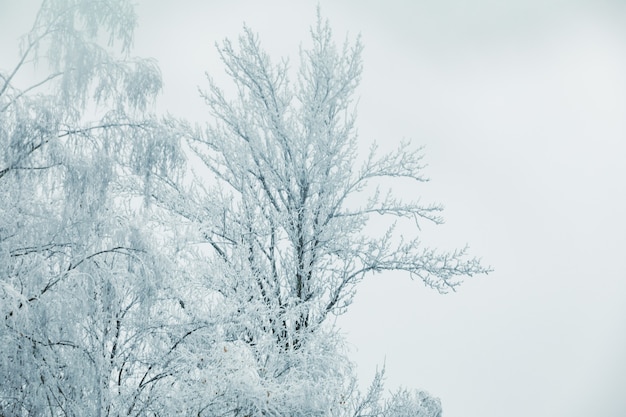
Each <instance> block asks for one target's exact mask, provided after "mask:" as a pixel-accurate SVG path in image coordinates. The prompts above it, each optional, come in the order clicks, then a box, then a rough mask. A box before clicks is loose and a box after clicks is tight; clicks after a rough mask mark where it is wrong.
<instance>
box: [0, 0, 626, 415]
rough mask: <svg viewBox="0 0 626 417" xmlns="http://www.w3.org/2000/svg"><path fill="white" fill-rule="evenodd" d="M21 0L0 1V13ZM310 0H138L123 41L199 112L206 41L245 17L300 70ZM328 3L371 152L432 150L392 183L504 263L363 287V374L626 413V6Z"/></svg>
mask: <svg viewBox="0 0 626 417" xmlns="http://www.w3.org/2000/svg"><path fill="white" fill-rule="evenodd" d="M16 4H17V0H0V27H1V26H2V25H3V24H5V22H6V21H7V16H11V13H6V12H7V10H17V9H16V8H15V5H16ZM316 4H317V2H316V1H313V0H306V1H300V2H293V1H287V0H282V1H275V0H271V1H263V2H260V1H257V2H255V1H251V0H250V1H243V0H235V1H225V0H213V1H200V0H196V1H192V0H181V1H177V2H173V1H165V0H161V1H153V0H142V1H140V2H139V4H138V9H137V11H138V15H139V19H140V27H139V29H138V31H137V37H136V50H135V53H136V54H138V55H142V56H153V57H155V58H157V59H158V60H159V63H160V65H161V68H162V71H163V77H164V79H165V83H166V84H165V93H164V97H163V98H162V100H161V104H160V107H161V108H162V109H168V110H169V111H171V112H172V113H174V114H177V115H185V116H187V117H189V118H190V119H196V120H200V119H202V118H204V117H205V114H206V113H205V108H204V106H203V104H202V101H201V100H200V99H198V96H197V93H196V86H197V85H198V84H202V83H203V74H204V72H205V71H209V72H210V73H211V74H212V75H214V76H215V77H216V78H217V79H220V78H221V77H223V69H222V67H221V65H220V63H219V62H218V61H217V57H216V53H215V50H214V47H213V44H214V42H215V41H219V40H221V39H223V38H224V37H230V38H235V37H236V36H237V35H238V33H239V32H240V30H241V27H242V23H243V22H244V21H245V22H246V23H247V24H248V25H249V26H251V27H252V28H253V29H254V30H255V31H257V32H258V33H259V34H260V36H261V42H262V43H263V44H264V45H265V46H266V48H267V49H268V51H269V52H270V53H272V54H274V55H275V56H280V55H283V56H284V55H291V56H292V59H291V62H292V64H293V66H294V67H295V66H296V65H297V48H298V45H299V43H300V41H301V40H305V41H306V39H307V38H306V37H307V35H308V26H309V25H310V24H311V23H312V22H313V21H314V18H315V6H316ZM320 5H321V7H322V12H323V14H324V15H325V16H327V17H328V18H329V19H330V20H331V24H332V25H333V27H334V29H335V34H336V36H337V38H338V39H339V40H343V38H344V35H345V34H346V32H349V33H350V34H351V35H352V36H354V35H356V34H357V33H361V35H362V38H363V43H364V44H365V52H364V60H365V72H364V78H363V82H362V87H361V88H360V90H359V92H358V94H359V123H358V127H359V132H360V137H361V140H362V143H363V147H364V149H366V146H367V144H368V143H369V142H370V141H371V140H376V141H378V142H380V143H382V144H385V146H392V145H393V144H397V143H398V142H399V141H400V140H401V139H403V138H407V139H410V140H411V141H413V142H415V143H417V144H423V145H426V160H427V162H428V164H429V168H428V174H429V176H430V177H431V178H432V181H431V182H430V183H428V184H426V185H424V186H423V187H422V188H421V189H419V190H401V192H407V193H408V192H410V193H415V192H417V193H419V194H420V195H424V196H425V198H430V199H433V200H436V201H440V202H442V203H444V204H445V206H446V211H445V217H446V220H447V223H446V224H445V225H443V226H440V227H437V228H429V229H428V230H427V231H426V233H427V235H428V237H429V239H430V241H431V242H433V243H434V244H435V245H439V246H441V247H444V248H453V247H458V246H463V245H464V244H465V243H469V244H470V246H471V249H472V252H473V253H474V254H477V255H480V256H482V257H483V258H484V260H485V262H486V263H488V264H491V265H493V266H494V267H495V269H496V270H495V272H494V273H493V274H491V275H489V276H488V277H479V278H473V279H471V280H468V281H467V282H466V283H465V284H464V285H463V286H462V287H461V288H460V289H459V291H458V292H457V293H454V294H449V295H445V296H441V295H439V294H436V293H433V292H432V291H429V290H427V289H425V288H424V286H423V285H422V284H421V283H420V282H413V281H410V280H409V279H408V278H407V277H405V276H401V275H393V274H389V275H377V276H373V277H370V279H368V280H367V281H366V282H364V283H363V285H362V287H361V289H360V291H359V293H358V295H357V297H356V300H355V303H354V304H353V305H352V308H351V309H350V310H349V312H348V313H347V314H346V315H345V316H344V317H342V318H340V320H339V324H340V326H341V327H342V329H343V331H344V333H345V334H346V336H347V338H348V341H349V343H350V346H351V349H352V357H353V359H354V360H355V361H356V362H357V364H358V366H359V371H360V374H361V376H362V381H363V382H364V383H366V382H367V381H368V380H369V379H370V378H371V377H372V376H373V373H374V371H375V368H376V365H377V364H382V363H383V361H385V362H386V367H387V375H388V379H387V385H388V388H390V389H395V388H396V387H398V386H399V385H405V386H408V387H416V388H423V389H426V390H428V391H429V392H431V393H432V394H433V395H435V396H438V397H440V398H441V399H442V402H443V408H444V415H445V416H446V417H502V416H508V417H528V416H535V417H544V416H545V417H555V416H568V417H578V416H580V417H583V416H585V417H587V416H591V415H594V416H618V415H626V268H625V266H624V261H625V259H626V256H625V252H626V164H625V163H624V158H625V156H626V24H624V22H626V4H624V3H623V2H620V1H614V2H609V1H592V0H589V1H558V0H508V1H491V0H476V1H467V0H465V1H464V0H442V1H427V0H414V1H409V0H406V1H386V2H382V1H378V2H374V1H356V0H352V1H334V2H333V1H330V0H322V1H320ZM14 17H15V16H13V17H12V19H13V18H14ZM13 20H15V19H13ZM24 21H25V23H26V25H27V26H26V27H24V28H23V30H22V31H25V30H27V28H28V24H29V23H30V22H31V21H32V19H30V18H27V19H25V20H24ZM0 33H2V36H6V31H5V32H2V31H0ZM4 40H6V39H4ZM0 66H2V67H6V66H7V65H5V63H0ZM224 80H225V78H224Z"/></svg>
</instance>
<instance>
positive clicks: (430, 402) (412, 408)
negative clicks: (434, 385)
mask: <svg viewBox="0 0 626 417" xmlns="http://www.w3.org/2000/svg"><path fill="white" fill-rule="evenodd" d="M441 415H442V410H441V401H439V399H438V398H434V397H432V396H430V394H428V393H427V392H425V391H417V390H414V391H410V390H407V389H399V390H398V391H397V392H395V393H394V394H393V395H392V396H391V398H389V400H387V401H386V403H385V407H384V409H383V412H382V416H383V417H441Z"/></svg>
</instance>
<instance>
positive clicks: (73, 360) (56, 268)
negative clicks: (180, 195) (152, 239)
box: [0, 0, 176, 416]
mask: <svg viewBox="0 0 626 417" xmlns="http://www.w3.org/2000/svg"><path fill="white" fill-rule="evenodd" d="M3 18H6V17H5V16H3ZM134 26H135V15H134V11H133V9H132V7H131V4H130V2H129V1H126V0H100V1H90V0H45V1H43V3H42V5H41V7H40V9H39V11H38V13H37V16H36V18H35V20H34V24H33V26H32V28H31V29H30V31H29V32H28V33H27V34H26V35H25V36H23V37H22V40H21V42H22V44H21V49H20V54H19V56H18V57H17V58H16V60H15V64H14V65H13V66H12V67H10V68H8V69H5V68H1V69H0V351H1V352H2V355H0V415H3V416H21V415H38V416H39V415H41V416H44V415H47V416H57V415H64V416H86V415H93V416H100V415H119V414H124V415H142V414H147V412H148V411H150V407H151V406H152V405H151V404H152V403H153V402H154V401H153V398H152V397H153V396H154V395H155V394H154V390H155V389H156V386H157V383H158V381H160V380H162V379H164V378H165V376H166V373H164V372H163V363H165V361H164V360H163V356H164V355H166V354H167V352H168V349H170V348H171V346H172V345H173V344H174V343H175V339H176V334H175V332H172V333H168V331H167V329H168V325H169V321H170V318H168V316H167V315H166V314H165V313H162V312H160V311H155V310H156V307H155V305H154V303H155V300H156V299H157V297H158V296H159V294H160V292H159V291H160V290H159V289H160V287H161V278H160V274H159V272H160V271H162V270H163V269H164V263H163V262H160V264H159V265H158V266H157V265H156V258H155V256H154V251H152V250H151V249H150V245H149V244H148V243H147V242H148V240H147V239H146V237H145V235H146V233H147V232H146V229H145V227H144V226H143V222H144V221H143V219H142V218H141V216H138V215H137V212H136V210H134V208H133V207H132V205H130V204H128V201H129V199H128V197H127V196H124V195H122V194H120V193H119V192H118V191H119V190H120V189H121V187H119V183H120V182H119V178H122V177H125V176H128V177H130V176H135V177H136V178H137V180H136V182H137V183H144V184H148V183H149V181H146V180H149V177H150V175H151V173H153V172H161V171H162V170H163V169H166V168H167V167H168V165H169V164H170V163H171V162H172V159H171V157H170V155H171V154H172V149H171V146H170V144H169V143H170V142H169V141H168V139H167V138H168V135H167V128H166V127H164V124H162V123H159V122H157V121H155V120H154V119H151V118H144V117H142V116H141V113H142V112H143V111H144V110H145V109H146V108H147V105H148V104H149V103H150V101H151V100H153V98H154V97H155V95H156V93H157V92H158V91H159V90H160V87H161V79H160V73H159V71H158V68H157V67H156V65H155V64H154V62H152V61H150V60H144V59H137V58H132V57H131V56H130V55H129V53H128V50H129V47H130V44H131V39H132V32H133V29H134ZM102 40H104V41H105V46H103V45H102V43H101V42H100V41H102ZM107 41H108V44H107V43H106V42H107ZM118 50H119V51H121V52H119V51H118ZM3 65H6V63H3Z"/></svg>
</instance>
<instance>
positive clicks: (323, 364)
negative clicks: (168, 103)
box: [0, 0, 488, 417]
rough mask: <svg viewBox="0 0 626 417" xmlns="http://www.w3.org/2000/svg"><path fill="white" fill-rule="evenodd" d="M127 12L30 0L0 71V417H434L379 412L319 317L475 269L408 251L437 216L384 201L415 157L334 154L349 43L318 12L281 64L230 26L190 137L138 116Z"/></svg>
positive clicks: (167, 123)
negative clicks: (25, 21)
mask: <svg viewBox="0 0 626 417" xmlns="http://www.w3.org/2000/svg"><path fill="white" fill-rule="evenodd" d="M135 22H136V17H135V15H134V11H133V8H132V6H131V5H130V2H129V1H127V0H99V1H92V0H55V1H53V0H46V1H44V2H43V4H42V6H41V9H40V10H39V12H38V14H37V16H36V18H35V22H34V24H33V26H32V28H31V30H30V32H28V34H26V35H25V36H24V37H23V40H22V48H21V54H20V56H19V57H18V58H17V60H16V62H17V63H16V65H15V66H14V67H13V68H12V69H9V70H7V71H5V70H0V320H1V321H2V323H1V324H0V327H1V330H0V346H1V347H2V353H3V355H2V359H0V415H3V416H5V415H6V416H30V415H42V416H43V415H45V416H50V417H56V416H85V415H97V416H121V415H128V416H158V415H174V414H184V415H196V416H208V415H224V416H233V417H239V416H241V417H243V416H279V415H294V416H295V415H298V416H353V417H359V416H385V417H395V416H401V415H405V414H406V415H419V416H432V417H435V416H439V415H440V413H441V408H440V405H439V403H438V400H435V399H433V398H432V397H430V396H428V395H427V394H425V393H423V392H412V391H398V392H397V393H396V394H394V395H393V396H392V397H390V398H389V399H387V400H385V399H384V396H383V388H382V381H383V376H382V373H379V374H377V375H376V377H375V379H374V382H373V384H372V386H371V387H370V389H369V390H368V391H367V392H366V393H365V394H364V395H361V394H359V392H358V389H357V388H356V385H355V381H356V378H355V376H354V372H353V370H352V367H351V364H350V362H349V360H348V359H347V358H346V357H345V352H344V348H343V346H342V339H341V337H340V336H339V335H338V333H337V329H336V328H335V327H334V324H333V323H332V320H329V317H330V316H332V315H338V314H342V313H343V312H344V311H345V310H346V308H347V307H348V306H349V305H350V303H351V301H352V298H353V296H354V293H355V289H356V288H357V285H358V283H359V282H360V281H361V280H362V279H363V278H364V277H365V276H366V275H368V274H370V273H377V272H384V271H392V270H398V271H405V272H406V273H407V274H408V275H410V276H412V277H416V278H418V279H421V280H422V281H423V282H424V283H425V284H426V285H427V286H429V287H431V288H433V289H435V290H438V291H440V292H446V291H447V290H449V289H454V288H455V287H456V286H458V285H459V284H460V282H461V279H462V278H463V277H466V276H472V275H474V274H479V273H485V272H488V270H487V268H485V267H483V266H481V264H480V262H479V261H478V260H476V259H472V258H468V257H467V256H466V251H465V249H462V250H456V251H452V252H441V251H437V250H434V249H431V248H428V247H425V246H423V244H422V242H421V241H420V240H419V238H417V236H418V232H419V225H418V223H421V222H422V221H427V222H432V223H440V222H441V221H442V220H441V217H440V211H441V207H440V206H438V205H436V204H426V205H425V204H422V203H421V202H420V201H419V200H415V201H413V200H409V201H406V200H403V199H401V198H398V197H396V196H394V194H393V193H392V191H391V185H392V183H393V181H395V180H397V179H403V180H408V181H410V182H412V183H419V182H424V181H426V178H425V177H424V175H423V172H422V171H423V163H422V152H421V149H419V148H418V149H411V148H410V147H409V145H408V144H405V145H403V146H402V148H401V149H398V150H397V151H395V152H391V153H388V154H382V155H381V154H379V152H378V150H377V148H375V147H373V148H372V149H371V150H370V153H369V154H368V155H367V156H366V157H365V158H364V160H363V162H362V164H360V165H359V164H357V163H356V161H357V160H358V159H359V155H358V153H357V150H358V141H357V136H356V133H355V120H356V119H355V112H354V106H353V101H352V97H353V95H354V93H355V89H356V88H357V86H358V84H359V80H360V77H361V70H362V61H361V52H362V45H361V43H360V41H359V40H358V39H357V40H356V42H354V43H350V42H347V41H346V43H345V44H344V45H343V46H342V47H337V46H336V44H335V43H334V41H333V37H332V32H331V29H330V26H329V25H328V23H327V22H326V21H325V20H323V19H322V18H321V17H320V16H319V13H318V18H317V21H316V24H315V25H314V26H313V27H312V28H311V44H310V47H309V48H308V49H302V50H301V52H300V66H299V70H298V71H297V72H295V74H292V73H290V70H289V68H290V67H289V65H288V63H287V62H286V61H282V62H280V63H279V64H274V63H272V61H271V60H270V58H269V56H268V55H267V54H266V53H265V52H264V51H263V49H262V48H261V44H260V42H259V39H258V37H257V36H256V35H255V34H254V33H253V32H252V30H250V29H249V28H247V27H246V28H244V31H243V34H242V36H241V37H240V39H239V42H238V44H237V45H233V44H232V43H231V42H230V41H228V40H226V41H224V42H223V43H222V44H220V45H218V51H219V53H220V57H221V59H222V61H223V63H224V65H225V68H226V71H227V73H228V75H229V76H230V77H231V78H232V80H233V82H234V87H235V88H234V90H233V91H234V94H233V95H232V96H231V95H229V94H227V93H225V92H224V91H223V90H222V89H221V88H220V87H218V86H217V85H216V83H215V82H214V81H213V79H211V78H210V77H209V79H208V88H207V90H206V91H204V92H203V93H202V97H203V98H204V100H205V102H206V104H207V106H208V109H209V112H210V114H211V115H212V116H213V118H214V120H213V122H212V124H210V125H209V126H207V127H206V128H204V129H200V128H192V127H190V124H189V123H187V122H185V121H182V120H173V119H159V118H157V117H155V116H154V115H151V114H149V113H147V109H149V104H150V103H151V101H153V99H154V97H155V96H156V94H157V93H158V92H159V90H160V88H161V78H160V72H159V70H158V68H157V67H156V65H155V63H154V61H152V60H145V59H138V58H133V57H131V56H130V55H129V48H130V45H131V41H132V33H133V29H134V27H135ZM101 39H108V41H109V44H108V46H106V47H104V46H102V45H101V44H100V42H99V40H101ZM115 45H117V46H119V49H120V51H119V52H116V50H115V49H114V46H115ZM33 62H40V63H41V62H43V63H44V64H47V68H49V72H48V73H47V74H44V75H36V76H37V77H39V78H37V79H35V80H34V81H32V82H31V83H30V84H27V85H22V84H21V82H22V81H19V82H18V80H21V79H22V78H20V74H21V73H22V72H24V71H25V69H26V67H27V66H29V64H31V63H33ZM36 74H40V71H39V72H36ZM291 76H295V80H294V81H290V77H291ZM88 115H95V116H88ZM198 162H200V163H198ZM192 173H193V174H194V175H191V174H192ZM381 219H382V220H381ZM384 219H389V221H387V220H384ZM381 221H382V222H384V223H383V224H386V225H388V227H387V229H386V230H385V231H383V232H382V233H381V234H379V235H377V234H376V233H374V232H373V230H375V228H372V227H371V225H372V223H373V222H377V223H380V222H381ZM396 222H408V223H407V224H410V225H411V226H412V227H413V229H412V230H410V231H409V230H408V229H407V230H404V233H403V234H399V233H397V231H396V229H395V227H394V225H395V223H396ZM402 224H404V223H402ZM405 229H406V228H405Z"/></svg>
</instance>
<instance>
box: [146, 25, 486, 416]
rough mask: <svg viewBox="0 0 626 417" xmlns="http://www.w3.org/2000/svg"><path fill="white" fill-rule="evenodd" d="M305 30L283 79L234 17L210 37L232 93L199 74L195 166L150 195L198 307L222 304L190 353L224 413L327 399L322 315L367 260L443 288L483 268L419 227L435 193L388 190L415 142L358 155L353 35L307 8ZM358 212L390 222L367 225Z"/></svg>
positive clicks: (341, 401)
mask: <svg viewBox="0 0 626 417" xmlns="http://www.w3.org/2000/svg"><path fill="white" fill-rule="evenodd" d="M311 41H312V43H311V45H310V47H309V48H308V49H302V50H301V53H300V66H299V71H298V72H297V74H296V75H295V77H296V78H295V80H293V81H290V78H289V77H290V76H291V75H293V74H290V72H289V66H288V63H287V62H286V61H281V62H280V63H278V64H275V63H273V62H272V61H271V60H270V57H269V56H268V55H267V54H266V53H265V52H264V50H263V49H262V47H261V45H260V42H259V40H258V38H257V36H256V35H255V34H254V33H253V32H252V31H251V30H250V29H249V28H247V27H246V28H245V29H244V32H243V34H242V35H241V37H240V38H239V42H238V45H233V44H232V43H231V42H230V41H229V40H226V41H224V42H223V43H222V44H221V45H219V46H218V51H219V53H220V57H221V59H222V62H223V63H224V65H225V67H226V71H227V73H228V75H229V76H230V77H231V79H232V81H233V83H234V87H235V89H234V91H235V93H234V94H233V95H232V96H229V95H227V94H226V93H225V92H224V91H223V90H222V89H221V88H220V87H219V86H218V85H216V83H215V82H214V80H213V79H212V78H210V77H209V86H208V90H207V91H205V92H204V93H203V97H204V99H205V101H206V103H207V105H208V108H209V111H210V113H211V115H212V116H213V117H214V123H212V124H211V125H210V126H209V127H207V128H206V130H202V131H195V132H190V133H189V134H188V139H189V140H188V145H189V149H191V150H192V152H193V156H192V160H193V161H201V162H202V163H203V164H202V167H201V168H199V167H197V166H196V167H195V170H196V172H197V174H198V175H197V178H196V180H197V181H196V182H195V183H194V184H193V186H192V187H190V190H187V191H183V189H184V188H185V187H184V186H183V185H181V184H178V185H174V184H171V183H170V184H167V186H165V187H164V188H163V189H162V190H161V191H160V194H159V193H156V194H155V198H156V200H157V201H158V203H159V204H160V205H162V206H164V207H167V208H169V209H170V210H171V211H172V212H173V213H176V214H178V215H180V216H182V217H183V218H185V219H187V221H188V222H190V223H191V224H192V225H193V227H195V229H196V231H197V237H196V239H197V240H196V241H195V243H196V244H197V248H198V249H197V250H198V252H197V255H198V256H197V260H196V261H195V262H194V265H195V267H194V268H195V270H194V271H195V279H196V281H195V282H196V284H197V288H202V291H204V292H205V294H206V296H205V300H206V303H209V304H211V306H212V308H211V309H207V310H206V314H207V315H206V317H220V319H219V320H218V322H219V326H217V327H216V329H217V330H218V331H215V332H213V333H212V334H211V335H210V337H208V338H207V337H205V338H203V337H200V336H199V337H200V338H199V340H198V341H197V344H196V345H193V348H192V351H190V352H189V354H190V355H193V356H194V357H201V356H202V355H209V356H210V357H211V358H212V359H211V361H209V362H210V364H209V365H205V366H206V370H204V371H202V370H199V371H198V372H199V375H205V377H203V378H204V379H203V381H204V382H205V383H206V384H207V386H210V387H211V388H210V389H208V390H205V393H206V394H207V395H205V397H204V398H205V401H206V408H205V410H209V411H207V415H210V414H211V413H214V412H217V410H216V409H215V408H211V405H212V404H217V407H218V408H219V410H221V412H222V413H227V414H230V415H233V416H251V415H282V414H289V415H327V414H335V413H339V414H341V413H342V412H340V411H339V410H340V409H341V408H342V407H345V406H346V404H347V403H348V399H346V398H345V393H346V392H347V391H346V389H347V388H348V387H347V386H346V381H347V379H346V378H347V377H348V376H349V375H350V372H349V366H348V365H347V363H346V361H345V359H344V357H343V356H342V355H341V349H340V348H339V347H337V346H336V345H338V344H339V338H338V337H337V335H336V334H334V329H333V325H332V320H329V318H330V317H332V316H333V315H337V314H341V313H342V312H344V311H345V309H346V308H347V307H348V305H349V304H350V302H351V301H352V298H353V295H354V292H355V288H356V286H357V285H358V283H359V282H360V281H361V280H362V279H363V278H364V277H365V276H366V275H368V274H372V273H380V272H384V271H404V272H406V273H407V274H408V275H410V276H411V277H415V278H417V279H420V280H422V281H423V282H424V283H425V284H426V285H427V286H428V287H431V288H434V289H435V290H438V291H440V292H446V291H448V290H450V289H454V288H455V287H456V286H458V285H459V284H460V282H461V280H462V278H463V277H466V276H472V275H474V274H480V273H485V272H487V268H485V267H483V266H482V265H481V264H480V262H479V261H478V260H477V259H475V258H469V257H467V255H466V251H465V249H462V250H455V251H451V252H445V251H438V250H435V249H432V248H430V247H427V246H425V245H424V244H423V243H422V242H421V241H420V238H419V226H418V223H419V222H421V221H429V222H434V223H440V222H441V218H440V217H439V212H440V210H441V208H440V206H438V205H424V204H422V203H420V202H419V200H403V199H401V198H398V197H396V196H394V194H393V193H392V191H391V189H390V187H389V186H390V185H392V184H393V182H394V181H395V180H402V181H406V182H412V183H415V184H417V183H421V182H424V181H425V180H426V179H425V177H424V175H423V173H422V169H423V163H422V153H421V151H420V149H415V148H410V146H409V144H405V146H402V147H401V148H400V149H398V150H396V151H394V152H392V153H388V154H379V153H378V152H377V149H376V148H375V147H373V148H372V149H371V150H370V152H369V154H368V155H366V156H365V157H364V158H362V160H363V162H362V163H360V164H359V163H358V162H357V161H358V154H357V151H358V143H357V135H356V131H355V113H354V106H353V95H354V92H355V89H356V88H357V86H358V84H359V80H360V77H361V70H362V62H361V51H362V45H361V43H360V41H359V40H357V41H356V42H354V43H350V42H346V43H345V44H344V45H343V47H337V46H336V44H335V42H334V41H333V38H332V33H331V29H330V27H329V25H328V23H327V22H326V21H324V20H323V19H322V18H321V17H319V14H318V19H317V23H316V25H315V26H314V27H313V28H312V30H311ZM396 222H400V224H401V228H402V233H399V232H398V231H397V230H396V228H395V225H396ZM372 224H378V225H380V224H386V225H387V226H388V227H386V230H385V231H383V232H382V233H379V234H376V233H375V232H373V230H375V228H371V227H370V226H371V225H372ZM197 320H201V317H197ZM189 346H192V345H189ZM233 360H234V361H238V363H239V365H237V364H236V363H233V362H229V361H233ZM205 363H206V362H205ZM225 364H228V365H225ZM203 366H204V365H203ZM223 366H225V367H226V368H223ZM231 367H232V369H233V370H232V371H231ZM197 369H199V368H198V367H194V370H197ZM220 370H221V371H220ZM220 372H221V373H220ZM242 372H243V373H242ZM224 374H225V375H226V376H224ZM212 375H219V376H218V377H213V379H214V380H211V376H212ZM348 379H349V378H348Z"/></svg>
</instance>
